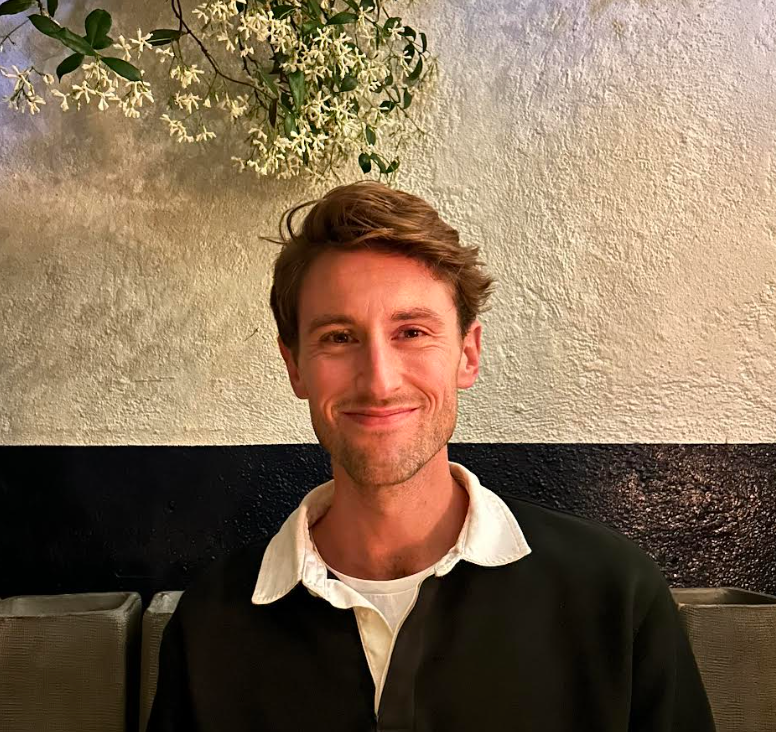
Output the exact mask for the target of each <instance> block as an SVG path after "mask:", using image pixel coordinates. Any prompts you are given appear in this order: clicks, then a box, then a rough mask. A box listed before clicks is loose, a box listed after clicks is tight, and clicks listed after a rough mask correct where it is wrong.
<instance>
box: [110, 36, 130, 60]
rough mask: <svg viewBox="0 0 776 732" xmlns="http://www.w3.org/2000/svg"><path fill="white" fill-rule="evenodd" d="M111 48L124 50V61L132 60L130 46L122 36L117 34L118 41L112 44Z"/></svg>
mask: <svg viewBox="0 0 776 732" xmlns="http://www.w3.org/2000/svg"><path fill="white" fill-rule="evenodd" d="M113 48H118V49H120V50H122V51H123V52H124V61H131V60H132V46H130V45H129V43H127V39H126V38H124V36H119V39H118V41H116V43H114V44H113Z"/></svg>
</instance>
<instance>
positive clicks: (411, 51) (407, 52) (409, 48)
mask: <svg viewBox="0 0 776 732" xmlns="http://www.w3.org/2000/svg"><path fill="white" fill-rule="evenodd" d="M403 55H404V60H405V61H406V62H407V63H409V62H410V61H411V60H412V57H413V56H414V55H415V46H413V45H412V44H411V43H408V44H407V45H406V46H405V47H404V54H403Z"/></svg>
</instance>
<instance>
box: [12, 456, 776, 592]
mask: <svg viewBox="0 0 776 732" xmlns="http://www.w3.org/2000/svg"><path fill="white" fill-rule="evenodd" d="M450 457H451V459H452V460H455V461H457V462H461V463H463V464H464V465H466V466H467V467H469V468H470V469H472V470H473V471H474V472H476V473H477V474H478V475H479V476H480V479H481V480H482V482H483V484H484V485H486V486H487V487H488V488H491V489H492V490H494V491H496V492H497V493H499V494H502V495H512V496H519V497H524V498H529V499H532V500H535V501H538V502H539V503H543V504H545V505H548V506H552V507H557V508H562V509H565V510H568V511H571V512H573V513H576V514H579V515H582V516H587V517H589V518H594V519H597V520H599V521H602V522H604V523H606V524H608V525H610V526H612V527H613V528H615V529H618V530H619V531H621V532H622V533H624V534H625V535H626V536H629V537H631V538H632V539H634V540H635V541H636V542H637V543H638V544H640V545H641V546H642V547H643V548H644V549H645V550H646V551H647V552H648V553H649V554H651V555H652V556H653V557H654V558H655V560H656V561H657V562H658V564H659V565H660V566H661V567H662V568H663V570H664V572H665V574H666V577H667V579H668V580H669V582H670V583H671V584H672V585H675V586H695V585H699V586H724V585H736V586H739V587H744V588H747V589H752V590H759V591H763V592H769V593H774V594H776V531H775V530H774V526H776V445H526V444H521V445H511V444H461V445H451V446H450ZM328 477H329V466H328V460H327V456H326V454H325V453H324V452H323V451H322V450H321V449H320V448H319V447H318V446H317V445H271V446H269V445H268V446H246V447H3V448H0V597H7V596H9V595H15V594H49V593H52V594H53V593H64V592H85V591H109V590H119V589H121V590H137V591H140V592H141V593H142V594H143V598H144V600H145V601H146V602H147V601H148V600H149V599H150V596H151V595H152V594H153V593H154V592H157V591H159V590H170V589H183V588H185V587H186V586H187V584H188V582H189V581H190V580H191V578H192V577H193V576H194V575H195V574H196V573H197V572H199V571H200V570H201V569H202V568H204V567H205V566H206V565H207V564H208V563H209V562H211V561H212V560H213V559H214V558H215V557H216V556H219V555H221V554H223V553H225V552H228V551H229V550H231V549H233V548H235V547H237V546H239V545H241V544H244V543H247V542H250V541H252V540H255V539H258V538H261V537H263V536H265V535H267V534H269V533H274V531H276V530H277V529H278V527H279V526H280V524H281V523H282V522H283V520H284V519H285V517H286V516H287V515H288V514H289V513H290V512H291V511H292V510H293V509H294V508H295V507H296V505H297V504H298V502H299V500H300V499H301V498H302V496H303V495H304V494H305V493H306V492H307V490H309V489H310V488H312V487H313V486H315V485H317V484H318V483H321V482H323V481H324V480H327V479H328ZM257 571H258V568H257Z"/></svg>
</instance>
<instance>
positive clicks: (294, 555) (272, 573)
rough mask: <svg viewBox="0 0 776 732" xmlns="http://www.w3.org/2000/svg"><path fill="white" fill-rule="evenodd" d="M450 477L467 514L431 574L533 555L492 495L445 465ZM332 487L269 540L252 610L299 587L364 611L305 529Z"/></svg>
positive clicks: (320, 490) (309, 499) (322, 488)
mask: <svg viewBox="0 0 776 732" xmlns="http://www.w3.org/2000/svg"><path fill="white" fill-rule="evenodd" d="M449 465H450V473H451V475H452V476H453V477H454V478H455V479H456V480H457V481H458V482H459V483H460V484H461V485H462V486H463V487H464V488H465V489H466V490H467V492H468V493H469V509H468V512H467V514H466V520H465V521H464V524H463V527H462V528H461V533H460V534H459V535H458V541H456V543H455V546H453V548H452V549H450V551H449V552H448V553H447V554H445V556H444V557H442V558H441V559H440V560H439V561H438V562H437V563H436V564H435V565H434V574H436V575H437V577H441V576H443V575H445V574H447V573H448V572H449V571H450V570H451V569H452V568H453V567H454V566H455V565H456V564H457V563H458V561H459V560H461V559H464V560H466V561H468V562H472V563H473V564H479V565H481V566H484V567H496V566H499V565H503V564H509V563H511V562H515V561H517V560H518V559H521V558H522V557H524V556H526V555H528V554H530V553H531V548H530V547H529V546H528V543H527V542H526V540H525V537H524V536H523V532H522V530H521V529H520V526H519V524H518V523H517V519H516V518H515V516H514V514H513V513H512V511H511V510H510V509H509V507H508V506H507V505H506V504H505V503H504V501H502V500H501V499H500V498H499V497H498V496H497V495H496V494H495V493H493V491H490V490H488V489H487V488H485V487H484V486H482V485H481V484H480V481H479V480H478V478H477V476H476V475H475V474H474V473H472V472H471V471H470V470H467V469H466V468H464V467H463V465H459V464H458V463H453V462H451V463H449ZM333 496H334V481H333V480H330V481H328V482H327V483H323V484H322V485H319V486H317V487H316V488H313V489H312V490H311V491H310V492H309V493H308V494H307V495H306V496H305V497H304V498H303V499H302V502H301V503H300V504H299V507H298V508H297V509H296V510H295V511H294V512H293V513H292V514H291V515H290V516H289V517H288V518H287V519H286V521H285V523H284V524H283V526H281V527H280V531H278V533H277V534H275V536H274V537H272V540H271V541H270V542H269V544H268V546H267V549H266V551H265V552H264V558H263V559H262V562H261V569H260V570H259V576H258V579H257V581H256V587H255V589H254V591H253V597H252V602H253V604H254V605H264V604H267V603H270V602H274V601H275V600H278V599H280V598H281V597H283V596H284V595H286V594H287V593H289V592H290V591H291V590H292V589H293V588H294V587H295V586H296V585H297V584H298V583H299V582H302V583H303V584H304V586H305V587H306V588H307V589H308V590H309V591H310V592H311V593H312V594H315V595H320V596H321V597H323V598H325V599H327V600H328V601H329V602H330V603H331V604H332V605H334V606H335V607H340V608H347V607H354V606H357V605H363V604H364V602H365V601H364V600H363V598H362V597H361V596H360V595H359V594H358V593H356V592H355V591H354V590H352V589H351V588H350V587H348V586H347V585H345V584H343V583H342V582H340V581H339V580H336V579H335V580H332V579H328V570H327V568H326V565H325V564H324V563H323V560H322V559H321V556H320V555H319V554H318V552H317V551H316V550H315V547H314V545H313V542H312V539H311V538H310V529H309V527H310V526H311V525H313V524H314V523H315V522H316V521H317V520H318V519H319V518H320V517H321V516H322V515H323V514H324V513H326V511H327V510H328V508H329V506H330V505H331V502H332V498H333Z"/></svg>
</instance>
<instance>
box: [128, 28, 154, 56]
mask: <svg viewBox="0 0 776 732" xmlns="http://www.w3.org/2000/svg"><path fill="white" fill-rule="evenodd" d="M150 37H151V34H150V33H146V35H143V32H142V31H141V30H140V28H138V29H137V38H130V39H129V41H130V43H134V44H135V45H136V46H137V55H138V56H139V55H140V54H142V53H143V50H144V49H146V48H147V49H149V50H153V46H152V45H151V44H150V43H148V39H149V38H150Z"/></svg>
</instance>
